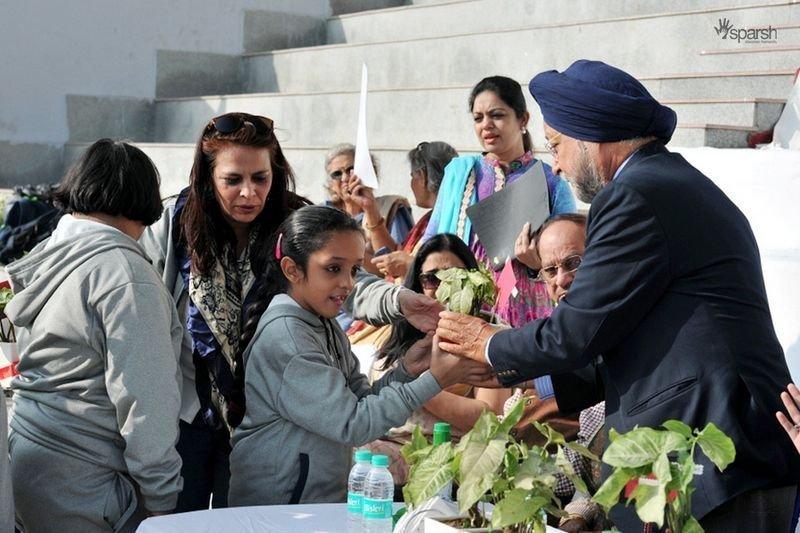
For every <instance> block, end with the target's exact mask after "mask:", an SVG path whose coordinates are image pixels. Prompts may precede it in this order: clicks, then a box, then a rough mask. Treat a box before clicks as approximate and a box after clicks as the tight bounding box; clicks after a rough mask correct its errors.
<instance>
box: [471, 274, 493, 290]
mask: <svg viewBox="0 0 800 533" xmlns="http://www.w3.org/2000/svg"><path fill="white" fill-rule="evenodd" d="M467 279H468V280H469V281H470V283H472V285H473V286H474V287H480V286H482V285H485V284H487V283H490V282H491V280H490V279H488V278H487V277H486V276H484V275H483V274H481V273H480V272H479V271H477V270H470V271H469V272H468V273H467Z"/></svg>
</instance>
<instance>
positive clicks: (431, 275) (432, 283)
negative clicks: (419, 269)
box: [419, 269, 442, 291]
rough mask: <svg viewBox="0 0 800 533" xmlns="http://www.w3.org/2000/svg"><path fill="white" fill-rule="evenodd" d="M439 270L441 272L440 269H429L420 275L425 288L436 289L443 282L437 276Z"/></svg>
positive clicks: (420, 281) (421, 283)
mask: <svg viewBox="0 0 800 533" xmlns="http://www.w3.org/2000/svg"><path fill="white" fill-rule="evenodd" d="M437 272H439V270H438V269H436V270H429V271H427V272H423V273H422V274H420V275H419V283H420V285H422V288H423V290H426V291H435V290H436V289H438V288H439V284H440V283H441V282H442V280H440V279H439V278H438V277H436V273H437Z"/></svg>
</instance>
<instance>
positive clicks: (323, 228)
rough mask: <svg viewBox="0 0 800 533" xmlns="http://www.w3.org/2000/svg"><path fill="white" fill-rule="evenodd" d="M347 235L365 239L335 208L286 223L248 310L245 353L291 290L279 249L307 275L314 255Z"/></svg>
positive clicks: (313, 210) (309, 209) (305, 211)
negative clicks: (271, 309)
mask: <svg viewBox="0 0 800 533" xmlns="http://www.w3.org/2000/svg"><path fill="white" fill-rule="evenodd" d="M346 231H352V232H354V233H358V234H359V235H363V230H362V229H361V225H360V224H359V223H358V222H356V220H355V219H354V218H352V217H351V216H350V215H348V214H347V213H345V212H344V211H341V210H339V209H336V208H334V207H327V206H322V205H309V206H306V207H303V208H301V209H298V210H297V211H295V212H294V213H292V214H291V215H289V217H288V218H287V219H286V220H284V221H283V223H282V224H281V225H280V226H279V227H278V230H277V231H276V232H275V234H274V235H273V236H272V238H271V239H270V240H269V244H268V246H266V249H268V250H270V254H269V259H268V261H267V264H266V268H265V270H264V273H263V275H262V276H261V277H260V278H257V283H258V291H257V293H256V296H255V300H254V302H253V304H252V305H250V307H249V308H248V309H247V314H246V319H245V323H244V324H245V325H244V330H243V332H242V341H241V343H240V346H241V347H242V350H244V349H245V348H246V347H247V345H248V344H249V343H250V341H251V340H252V338H253V335H254V334H255V331H256V327H257V326H258V321H259V320H260V319H261V315H262V314H264V311H265V310H266V309H267V307H268V306H269V303H270V302H271V301H272V299H273V298H274V297H275V296H276V295H277V294H280V293H282V292H286V291H287V290H288V289H289V280H287V279H286V276H284V274H283V270H282V269H281V260H280V259H278V257H277V255H276V252H277V251H278V246H280V254H281V257H289V258H291V259H292V261H294V262H295V263H296V264H297V266H298V267H300V269H301V270H303V271H305V269H306V267H307V266H308V258H309V257H310V256H311V254H313V253H314V252H316V251H318V250H320V249H321V248H323V247H324V246H325V245H326V244H327V243H328V241H329V240H330V238H331V236H332V234H334V233H340V232H346ZM279 241H280V242H279Z"/></svg>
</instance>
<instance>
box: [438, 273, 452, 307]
mask: <svg viewBox="0 0 800 533" xmlns="http://www.w3.org/2000/svg"><path fill="white" fill-rule="evenodd" d="M437 275H438V274H437ZM452 292H453V285H452V284H451V283H448V282H443V283H440V284H439V287H438V288H437V289H436V300H437V301H438V302H439V303H441V304H446V303H447V302H448V301H449V300H450V294H451V293H452Z"/></svg>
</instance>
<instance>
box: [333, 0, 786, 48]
mask: <svg viewBox="0 0 800 533" xmlns="http://www.w3.org/2000/svg"><path fill="white" fill-rule="evenodd" d="M785 3H786V2H785V1H781V0H774V1H764V0H762V1H760V2H757V1H756V2H754V1H753V0H706V1H704V2H702V3H698V2H696V1H694V0H677V1H672V2H669V3H665V2H663V1H661V0H645V1H638V2H596V1H594V0H568V1H567V2H563V3H562V4H561V6H559V7H563V9H553V3H552V2H551V1H550V0H469V1H455V2H453V1H449V2H436V3H424V4H417V3H416V2H414V5H412V6H404V7H395V8H391V9H380V10H374V11H361V12H357V13H352V12H350V13H348V14H341V15H337V16H333V17H331V18H329V19H328V21H327V24H326V35H327V39H326V42H327V43H328V44H338V43H350V44H353V43H377V42H386V41H395V40H413V39H420V38H432V37H445V36H451V35H454V34H468V33H485V32H487V31H507V30H509V29H519V28H523V27H525V28H541V27H547V26H556V25H565V26H578V25H583V24H587V23H591V22H596V21H600V20H605V19H622V20H629V19H634V18H637V17H645V16H646V17H659V16H673V15H674V14H676V13H681V12H687V11H688V12H692V13H695V14H698V15H709V14H712V15H713V14H715V13H719V12H721V11H725V10H730V9H738V10H740V11H741V12H742V13H743V15H742V17H741V19H740V20H736V19H733V22H734V24H736V25H744V24H749V23H750V21H749V19H748V17H747V15H746V13H747V11H746V10H747V9H748V8H751V6H753V5H759V6H764V5H777V4H785ZM729 18H730V17H729ZM778 22H780V21H774V24H773V25H776V24H778Z"/></svg>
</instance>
